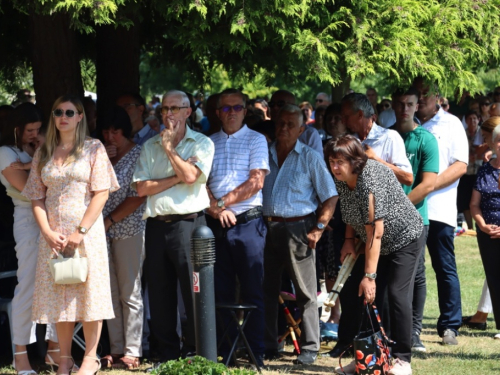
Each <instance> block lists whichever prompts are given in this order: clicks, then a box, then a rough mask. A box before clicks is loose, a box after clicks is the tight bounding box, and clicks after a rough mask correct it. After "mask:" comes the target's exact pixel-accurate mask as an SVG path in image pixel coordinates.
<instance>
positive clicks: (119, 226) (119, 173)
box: [102, 145, 146, 240]
mask: <svg viewBox="0 0 500 375" xmlns="http://www.w3.org/2000/svg"><path fill="white" fill-rule="evenodd" d="M140 154H141V146H139V145H135V146H134V147H133V148H132V149H131V150H130V151H129V152H128V153H127V154H125V156H123V157H122V158H121V159H120V160H119V161H118V163H116V164H115V165H114V167H113V168H114V169H115V173H116V178H117V179H118V183H119V184H120V186H121V189H120V190H117V191H115V192H114V193H112V194H110V195H109V199H108V201H107V202H106V205H105V206H104V209H103V211H102V214H103V216H104V217H106V216H108V215H109V214H110V213H111V212H113V211H114V210H115V209H116V207H118V206H119V205H120V204H121V203H122V202H123V201H124V200H125V199H126V198H127V197H137V196H138V195H137V192H136V191H135V190H134V189H132V188H131V187H130V183H131V182H132V176H133V174H134V170H135V165H136V164H137V159H138V158H139V155H140ZM144 209H145V203H143V204H141V205H140V206H139V207H138V208H137V210H135V211H134V212H133V213H131V214H130V215H128V216H127V217H126V218H124V219H122V220H120V221H119V222H117V223H115V224H113V225H111V226H110V227H109V230H108V233H107V235H108V237H110V238H114V239H117V240H123V239H125V238H130V237H132V236H135V235H136V234H138V233H140V232H141V231H144V229H145V228H146V221H144V220H142V215H143V214H144ZM111 216H113V215H111Z"/></svg>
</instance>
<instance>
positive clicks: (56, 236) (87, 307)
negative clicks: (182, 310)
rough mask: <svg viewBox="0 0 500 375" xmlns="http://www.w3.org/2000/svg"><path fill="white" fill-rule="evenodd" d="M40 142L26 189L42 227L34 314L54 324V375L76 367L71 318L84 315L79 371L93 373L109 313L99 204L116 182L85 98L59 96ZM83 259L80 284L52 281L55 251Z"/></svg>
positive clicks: (83, 374) (80, 319) (75, 319)
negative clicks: (92, 129) (91, 134)
mask: <svg viewBox="0 0 500 375" xmlns="http://www.w3.org/2000/svg"><path fill="white" fill-rule="evenodd" d="M51 114H52V115H51V117H50V121H49V126H48V129H47V137H46V141H45V144H44V145H43V146H42V147H41V148H40V149H39V150H37V152H36V153H35V155H34V157H33V164H32V167H31V173H30V175H29V178H28V181H27V182H26V185H25V187H24V190H23V195H24V196H26V197H28V198H29V199H31V202H32V206H33V213H34V216H35V219H36V221H37V223H38V226H39V228H40V233H41V236H40V242H39V253H38V262H37V268H36V276H35V279H36V283H35V292H34V295H33V314H32V315H33V320H34V321H36V322H37V323H41V324H46V323H55V325H56V329H57V335H58V338H59V347H60V350H61V355H60V361H59V368H58V371H57V373H58V375H63V374H69V373H70V372H71V371H72V369H74V361H73V358H72V357H71V344H72V340H73V329H74V326H75V322H82V324H83V332H84V335H85V356H84V358H83V362H82V365H81V367H80V369H79V371H78V375H90V374H94V373H95V372H97V371H98V370H99V368H100V362H99V359H98V358H97V354H96V351H97V345H98V343H99V338H100V335H101V329H102V320H103V319H111V318H113V317H114V314H113V306H112V302H111V288H110V285H109V266H108V255H107V247H106V237H105V231H104V223H103V218H102V209H103V207H104V204H105V203H106V201H107V199H108V195H109V193H110V192H113V191H115V190H117V189H118V188H119V185H118V183H117V180H116V176H115V173H114V171H113V167H112V165H111V163H110V162H109V158H108V156H107V155H106V150H105V149H104V146H103V145H102V143H101V142H99V141H98V140H95V139H91V138H88V137H87V134H88V129H87V122H86V119H85V112H84V110H83V104H82V102H81V101H80V99H79V98H78V97H75V96H72V95H67V96H62V97H60V98H58V99H57V100H56V101H55V103H54V105H53V107H52V113H51ZM76 251H78V252H79V254H80V256H82V257H86V258H87V259H88V275H87V279H86V281H85V282H83V283H79V284H67V285H66V284H55V282H54V278H53V276H52V274H51V272H50V267H49V262H48V260H49V258H51V257H52V256H53V254H54V252H58V253H62V254H63V255H64V256H65V257H71V256H73V254H74V253H75V252H76Z"/></svg>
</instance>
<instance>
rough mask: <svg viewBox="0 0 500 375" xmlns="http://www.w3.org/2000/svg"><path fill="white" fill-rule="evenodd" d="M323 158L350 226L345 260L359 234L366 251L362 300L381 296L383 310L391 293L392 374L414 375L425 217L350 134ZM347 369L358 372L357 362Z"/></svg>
mask: <svg viewBox="0 0 500 375" xmlns="http://www.w3.org/2000/svg"><path fill="white" fill-rule="evenodd" d="M325 158H326V160H327V162H328V163H329V165H330V169H331V171H332V173H333V176H334V180H335V185H336V186H337V190H338V192H339V201H340V209H341V211H342V219H343V221H344V222H345V223H346V226H347V227H346V235H345V242H344V246H343V247H342V252H341V261H343V260H344V259H345V256H346V255H347V254H349V253H351V254H354V237H355V236H356V234H357V235H359V236H360V238H361V240H362V241H363V242H364V243H365V244H366V246H365V249H364V253H365V257H364V259H365V262H364V272H365V274H364V277H363V278H362V280H361V282H360V284H359V294H358V295H359V296H361V295H364V299H365V300H366V301H367V302H368V303H372V302H374V301H375V297H376V296H377V304H379V305H381V304H382V303H383V298H384V291H385V289H386V288H387V291H388V293H387V294H388V301H387V302H388V303H389V311H390V322H391V327H390V329H391V334H392V339H393V340H394V341H395V342H396V343H395V345H394V347H393V356H394V357H395V358H396V360H395V362H394V367H393V368H392V369H391V370H390V371H389V374H398V375H406V374H408V375H411V373H412V371H411V365H410V361H411V330H412V309H411V303H410V301H411V299H410V294H411V291H412V290H413V282H414V279H415V272H416V264H417V258H418V254H419V252H420V249H421V248H422V246H423V243H424V235H423V231H422V229H423V222H422V217H421V216H420V214H419V213H418V211H417V210H416V209H415V206H414V205H413V204H412V203H411V202H410V200H409V199H408V198H407V196H406V194H405V193H404V192H403V189H402V188H401V184H400V183H399V182H398V180H397V179H396V177H395V175H394V173H393V172H392V171H391V170H390V169H389V168H387V167H386V166H384V165H383V164H380V163H378V162H376V161H374V160H368V158H367V156H366V154H365V152H364V150H363V147H362V145H361V143H360V142H359V140H357V139H356V138H355V137H353V136H350V135H346V136H343V137H341V138H339V139H337V140H331V141H329V142H328V143H327V145H326V146H325ZM361 259H363V258H360V259H358V262H359V261H361ZM377 286H378V288H377ZM344 369H345V370H346V372H347V373H354V372H355V363H352V364H350V365H348V366H346V367H344ZM336 371H337V370H336Z"/></svg>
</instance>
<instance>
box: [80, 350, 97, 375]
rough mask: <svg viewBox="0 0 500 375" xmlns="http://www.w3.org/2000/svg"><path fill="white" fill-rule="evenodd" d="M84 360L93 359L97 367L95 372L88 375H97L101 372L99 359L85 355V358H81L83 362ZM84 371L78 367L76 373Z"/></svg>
mask: <svg viewBox="0 0 500 375" xmlns="http://www.w3.org/2000/svg"><path fill="white" fill-rule="evenodd" d="M85 358H90V359H93V360H94V361H95V363H96V364H97V367H96V369H95V371H93V372H91V373H90V374H91V375H97V374H98V373H99V371H100V370H101V361H100V359H99V358H97V357H92V356H90V355H86V356H85V357H83V360H84V361H85ZM82 366H83V363H82ZM83 371H84V370H82V367H80V370H78V373H80V372H83Z"/></svg>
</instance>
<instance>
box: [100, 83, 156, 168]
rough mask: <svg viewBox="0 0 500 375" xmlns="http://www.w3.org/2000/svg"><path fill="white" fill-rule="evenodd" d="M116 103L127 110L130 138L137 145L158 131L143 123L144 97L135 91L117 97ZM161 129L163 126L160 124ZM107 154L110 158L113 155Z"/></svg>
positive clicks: (144, 113) (144, 112) (144, 111)
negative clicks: (130, 126) (130, 125)
mask: <svg viewBox="0 0 500 375" xmlns="http://www.w3.org/2000/svg"><path fill="white" fill-rule="evenodd" d="M116 105H119V106H120V107H122V108H123V109H125V111H127V113H128V115H129V117H130V122H132V140H133V141H134V143H136V144H138V145H141V146H142V145H143V144H144V142H146V141H147V140H148V139H150V138H152V137H154V136H155V135H157V134H158V132H157V131H156V130H154V129H152V128H151V127H150V126H149V124H144V119H145V118H146V113H147V111H146V102H145V101H144V98H143V97H142V96H141V95H139V94H136V93H130V94H124V95H121V96H120V97H118V99H117V100H116ZM160 127H161V129H163V126H162V125H160ZM108 156H109V157H110V158H111V157H113V155H110V154H109V152H108Z"/></svg>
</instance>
